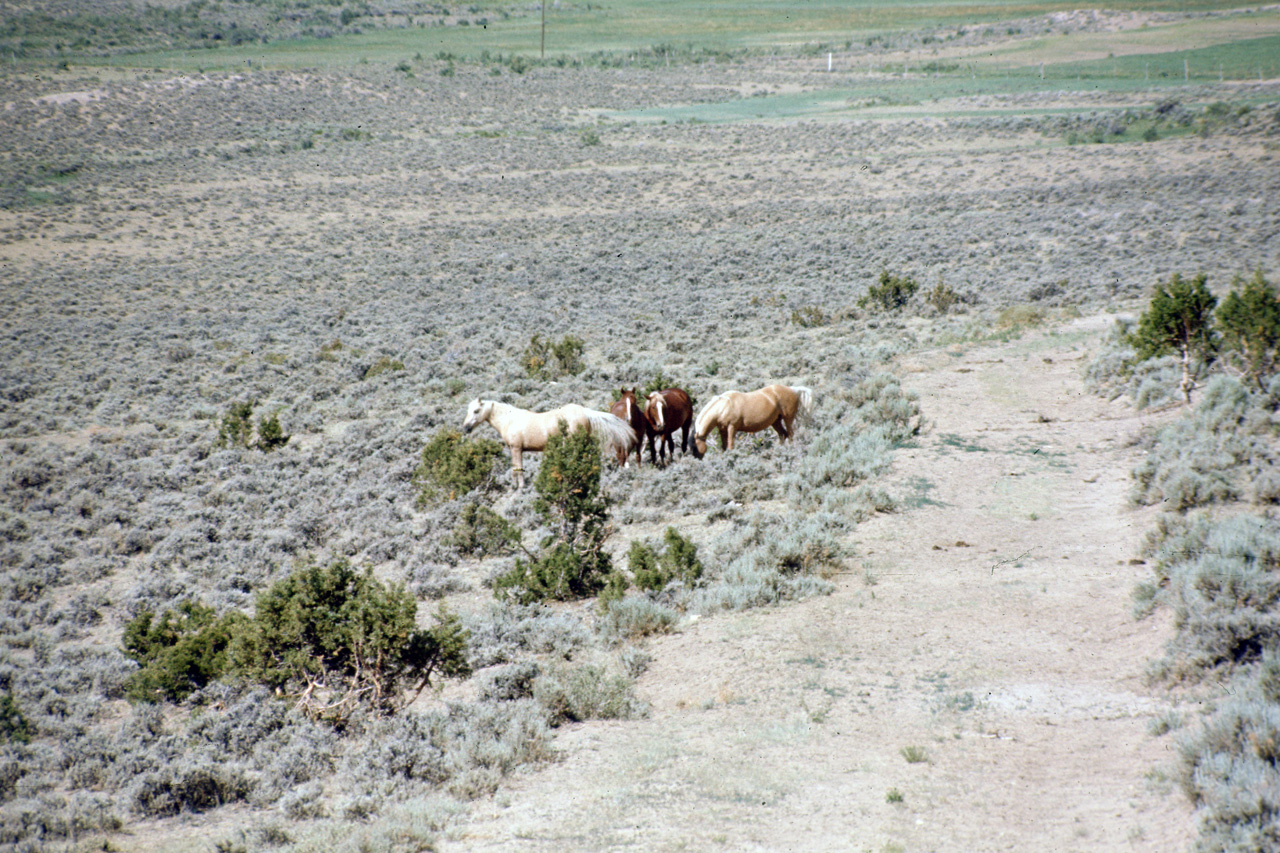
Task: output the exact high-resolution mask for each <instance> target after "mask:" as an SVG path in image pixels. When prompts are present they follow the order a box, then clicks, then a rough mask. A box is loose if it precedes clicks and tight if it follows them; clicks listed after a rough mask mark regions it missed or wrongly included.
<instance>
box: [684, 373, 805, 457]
mask: <svg viewBox="0 0 1280 853" xmlns="http://www.w3.org/2000/svg"><path fill="white" fill-rule="evenodd" d="M812 405H813V392H812V391H810V390H809V389H808V388H803V387H800V386H797V387H795V388H791V387H788V386H786V385H769V386H767V387H765V388H761V389H760V390H759V391H752V392H750V393H743V392H742V391H725V392H724V393H723V394H720V395H718V396H715V397H712V398H711V400H710V401H708V402H707V405H705V406H703V407H702V411H701V412H699V413H698V420H697V421H696V422H695V423H694V426H693V455H694V456H696V457H698V458H699V459H701V458H702V454H704V453H706V452H707V436H708V435H709V434H710V433H711V430H713V429H715V430H719V431H720V446H721V447H722V448H723V449H725V450H732V449H733V437H734V436H735V435H736V434H737V433H740V432H759V431H760V430H762V429H768V428H769V427H773V428H774V429H775V430H777V433H778V437H779V438H780V439H781V440H782V441H786V440H787V439H788V438H790V437H791V425H792V423H793V422H794V421H795V419H796V415H804V414H808V412H809V409H810V408H811V407H812Z"/></svg>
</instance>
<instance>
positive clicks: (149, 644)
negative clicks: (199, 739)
mask: <svg viewBox="0 0 1280 853" xmlns="http://www.w3.org/2000/svg"><path fill="white" fill-rule="evenodd" d="M246 621H247V619H246V617H245V616H244V615H243V614H240V613H229V614H227V615H225V616H223V617H221V618H218V617H217V616H216V614H215V613H214V610H213V608H212V607H206V606H204V605H202V604H200V603H198V602H195V601H184V602H182V603H181V604H179V605H178V606H177V608H175V609H172V610H166V611H165V612H164V613H163V614H161V615H160V617H159V618H158V619H157V618H156V615H155V614H154V613H153V612H151V611H150V610H144V611H143V612H141V613H139V614H138V615H137V616H136V617H135V618H133V619H131V620H130V621H129V622H128V624H126V625H125V629H124V653H125V654H126V655H128V656H129V657H131V658H133V659H134V660H135V661H137V662H138V664H139V665H140V666H141V669H139V670H138V671H137V672H135V673H134V674H133V675H131V676H130V677H129V679H128V680H127V681H126V682H125V695H126V696H128V698H129V699H131V700H132V701H134V702H159V701H169V702H181V701H182V700H183V699H185V698H187V696H189V695H190V694H191V693H193V692H195V691H196V690H199V689H201V688H203V687H206V686H207V685H209V684H210V683H211V682H213V681H215V680H217V679H218V678H221V677H222V675H223V674H224V673H225V672H226V671H227V666H228V654H229V649H230V646H231V642H232V639H233V638H234V637H235V635H236V633H237V631H238V630H239V629H240V628H242V627H243V625H244V624H245V622H246Z"/></svg>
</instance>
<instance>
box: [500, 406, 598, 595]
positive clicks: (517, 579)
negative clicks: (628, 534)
mask: <svg viewBox="0 0 1280 853" xmlns="http://www.w3.org/2000/svg"><path fill="white" fill-rule="evenodd" d="M566 432H567V430H566V425H565V424H563V423H562V424H561V427H560V433H559V434H558V435H554V436H552V437H551V439H550V440H549V441H548V442H547V448H546V451H545V452H544V453H543V457H542V466H541V467H540V468H539V469H538V477H537V479H536V480H535V481H534V488H535V489H537V492H538V497H537V499H536V500H535V501H534V504H533V506H534V509H535V510H536V511H537V513H538V514H539V515H540V516H541V517H542V520H543V522H544V523H545V524H546V525H547V526H548V527H550V528H551V530H552V532H551V534H550V535H549V536H547V538H546V539H544V540H543V542H542V547H543V549H544V550H543V553H542V554H541V555H540V556H539V557H537V558H536V559H534V560H531V561H529V562H525V561H523V560H519V559H517V560H516V565H515V568H514V569H512V570H511V571H510V572H508V573H507V574H505V575H503V576H502V577H500V578H499V579H498V580H497V582H496V583H495V585H494V593H495V594H496V595H498V596H499V597H514V598H516V599H517V600H518V601H520V602H521V603H525V604H527V603H531V602H535V601H545V600H548V599H555V600H560V601H564V600H569V599H575V598H585V597H587V596H591V595H594V594H596V593H597V592H598V591H599V590H600V589H601V588H602V587H603V586H604V584H605V579H606V578H607V577H608V575H609V574H610V572H611V571H612V568H613V566H612V561H611V560H610V558H609V554H608V552H606V551H605V550H604V542H605V539H606V538H607V537H608V535H609V528H608V523H609V499H608V498H607V497H606V496H605V495H603V494H602V493H601V492H600V471H601V467H602V466H601V459H600V447H599V445H598V444H597V442H596V439H595V437H594V436H592V435H591V434H590V433H589V432H587V431H586V430H575V431H574V432H568V433H567V434H566Z"/></svg>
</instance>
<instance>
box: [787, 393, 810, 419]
mask: <svg viewBox="0 0 1280 853" xmlns="http://www.w3.org/2000/svg"><path fill="white" fill-rule="evenodd" d="M791 390H792V391H794V392H796V398H797V399H798V400H799V405H798V406H797V407H796V417H798V418H800V419H801V420H807V419H808V417H809V415H810V414H811V413H812V412H813V389H812V388H806V387H805V386H803V385H793V386H791Z"/></svg>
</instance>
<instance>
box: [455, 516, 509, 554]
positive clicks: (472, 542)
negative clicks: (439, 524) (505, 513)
mask: <svg viewBox="0 0 1280 853" xmlns="http://www.w3.org/2000/svg"><path fill="white" fill-rule="evenodd" d="M448 544H450V545H452V546H453V547H455V548H457V549H458V550H459V551H461V552H462V553H464V554H470V555H472V556H476V557H499V556H502V555H504V554H511V553H513V552H514V551H515V550H516V549H517V548H519V547H520V529H519V528H518V527H516V526H515V525H514V524H512V523H511V522H510V521H507V519H505V518H503V517H502V516H500V515H498V514H497V513H496V512H494V511H493V510H491V509H489V508H488V507H487V506H484V505H483V504H478V503H469V504H467V505H466V506H465V507H463V508H462V515H461V516H460V517H459V518H458V524H457V526H456V527H454V529H453V534H452V535H451V536H450V537H449V540H448Z"/></svg>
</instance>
